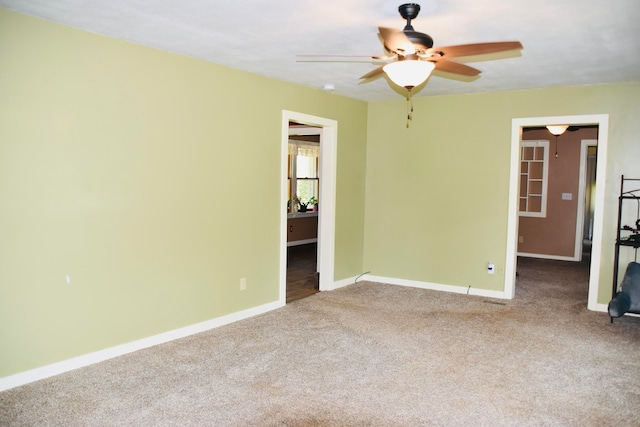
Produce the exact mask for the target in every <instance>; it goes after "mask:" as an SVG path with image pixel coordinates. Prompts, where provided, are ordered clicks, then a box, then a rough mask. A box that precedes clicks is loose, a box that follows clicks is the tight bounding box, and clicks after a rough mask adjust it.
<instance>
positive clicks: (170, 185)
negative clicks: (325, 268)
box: [0, 9, 367, 377]
mask: <svg viewBox="0 0 640 427" xmlns="http://www.w3.org/2000/svg"><path fill="white" fill-rule="evenodd" d="M0 62H1V63H2V66H1V67H0V200H1V201H2V202H1V203H0V236H2V238H1V239H0V342H1V344H0V377H3V376H6V375H10V374H14V373H17V372H22V371H25V370H28V369H32V368H35V367H39V366H43V365H47V364H51V363H54V362H58V361H61V360H65V359H68V358H71V357H74V356H78V355H82V354H86V353H89V352H92V351H96V350H101V349H104V348H107V347H110V346H114V345H117V344H122V343H126V342H130V341H133V340H136V339H140V338H144V337H148V336H151V335H154V334H157V333H161V332H166V331H169V330H173V329H177V328H180V327H183V326H187V325H191V324H194V323H197V322H202V321H205V320H209V319H213V318H216V317H219V316H222V315H225V314H229V313H233V312H237V311H240V310H243V309H248V308H251V307H255V306H259V305H262V304H266V303H270V302H274V301H276V300H277V298H278V286H279V259H278V257H279V248H280V242H279V239H280V230H279V226H280V212H281V207H282V205H281V203H280V170H281V169H280V162H281V159H280V153H281V117H282V110H283V109H286V110H291V111H297V112H301V113H305V114H311V115H316V116H320V117H325V118H328V119H333V120H337V121H338V130H339V134H338V171H337V187H338V189H337V201H336V206H337V212H336V229H337V232H336V234H337V236H336V247H335V251H336V260H335V264H336V265H335V279H336V280H340V279H343V278H347V277H353V276H355V275H357V274H359V273H360V272H361V270H362V256H363V241H364V238H363V227H364V213H363V209H364V183H365V152H366V111H367V104H366V103H364V102H360V101H355V100H351V99H347V98H343V97H339V96H335V95H333V94H329V93H325V92H322V91H320V90H313V89H308V88H302V87H299V86H295V85H290V84H287V83H283V82H279V81H276V80H272V79H267V78H263V77H259V76H256V75H252V74H249V73H245V72H241V71H237V70H231V69H228V68H225V67H221V66H217V65H214V64H211V63H207V62H204V61H200V60H195V59H191V58H186V57H183V56H179V55H175V54H171V53H167V52H163V51H159V50H154V49H150V48H146V47H142V46H139V45H135V44H131V43H127V42H123V41H118V40H114V39H110V38H107V37H102V36H99V35H95V34H91V33H87V32H83V31H80V30H76V29H72V28H69V27H65V26H61V25H57V24H53V23H50V22H47V21H43V20H39V19H34V18H32V17H27V16H24V15H20V14H15V13H12V12H8V11H6V10H2V9H0ZM66 275H69V276H70V279H71V284H67V282H66V280H65V276H66ZM241 277H246V278H247V284H248V289H247V290H246V291H244V292H240V290H239V279H240V278H241Z"/></svg>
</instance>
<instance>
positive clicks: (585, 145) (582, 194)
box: [573, 139, 598, 261]
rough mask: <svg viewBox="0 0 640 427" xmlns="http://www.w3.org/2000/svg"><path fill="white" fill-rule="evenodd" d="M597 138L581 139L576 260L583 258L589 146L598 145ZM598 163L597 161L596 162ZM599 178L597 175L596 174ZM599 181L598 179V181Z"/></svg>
mask: <svg viewBox="0 0 640 427" xmlns="http://www.w3.org/2000/svg"><path fill="white" fill-rule="evenodd" d="M597 146H598V140H597V139H583V140H581V141H580V175H579V176H578V214H577V215H576V245H575V250H574V257H573V258H574V260H575V261H581V260H582V244H583V240H584V213H585V202H586V200H585V199H586V197H587V156H588V155H589V147H597ZM596 165H597V163H596ZM596 178H597V176H596ZM596 182H597V181H596Z"/></svg>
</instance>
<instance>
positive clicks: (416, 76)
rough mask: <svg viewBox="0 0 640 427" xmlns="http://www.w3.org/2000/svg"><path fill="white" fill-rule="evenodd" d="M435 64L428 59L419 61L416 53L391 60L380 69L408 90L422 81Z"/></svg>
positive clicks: (426, 77) (429, 73) (427, 76)
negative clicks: (398, 59)
mask: <svg viewBox="0 0 640 427" xmlns="http://www.w3.org/2000/svg"><path fill="white" fill-rule="evenodd" d="M435 67H436V64H434V63H433V62H430V61H420V60H419V59H418V56H417V55H407V56H405V57H404V59H402V60H400V61H395V62H391V63H389V64H387V65H385V66H384V67H382V69H383V70H384V72H385V73H387V75H388V76H389V78H390V79H391V81H392V82H394V83H395V84H397V85H398V86H401V87H404V88H406V89H407V90H408V91H409V92H411V89H413V88H414V87H416V86H419V85H421V84H422V83H424V82H425V81H426V80H427V79H428V78H429V76H430V75H431V72H432V71H433V69H434V68H435Z"/></svg>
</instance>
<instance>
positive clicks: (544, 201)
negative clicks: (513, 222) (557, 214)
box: [518, 140, 549, 218]
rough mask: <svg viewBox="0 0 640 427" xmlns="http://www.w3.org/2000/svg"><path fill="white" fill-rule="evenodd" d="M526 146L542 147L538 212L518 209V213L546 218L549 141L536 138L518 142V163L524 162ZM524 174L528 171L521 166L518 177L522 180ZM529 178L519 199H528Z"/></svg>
mask: <svg viewBox="0 0 640 427" xmlns="http://www.w3.org/2000/svg"><path fill="white" fill-rule="evenodd" d="M527 147H533V148H536V147H542V149H543V159H542V194H540V196H541V200H540V212H528V211H521V210H519V209H518V215H520V216H526V217H534V218H546V217H547V188H548V185H549V141H548V140H538V141H522V143H521V144H520V165H522V162H526V161H527V160H524V159H523V157H524V156H523V154H524V149H525V148H527ZM530 170H531V168H530V167H529V168H528V169H527V172H528V171H530ZM524 175H528V173H526V172H523V171H522V168H521V169H520V179H521V180H522V178H523V176H524ZM529 183H530V180H529V178H528V177H527V194H526V195H525V196H523V195H522V194H520V200H522V199H528V196H529V193H528V191H529V188H530V185H529Z"/></svg>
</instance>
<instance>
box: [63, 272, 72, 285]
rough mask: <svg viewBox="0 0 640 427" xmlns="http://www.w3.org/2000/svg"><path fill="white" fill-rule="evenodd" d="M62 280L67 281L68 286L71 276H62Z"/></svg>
mask: <svg viewBox="0 0 640 427" xmlns="http://www.w3.org/2000/svg"><path fill="white" fill-rule="evenodd" d="M64 279H65V280H66V281H67V283H68V284H69V285H70V284H71V276H69V275H68V274H67V275H66V276H64Z"/></svg>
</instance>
